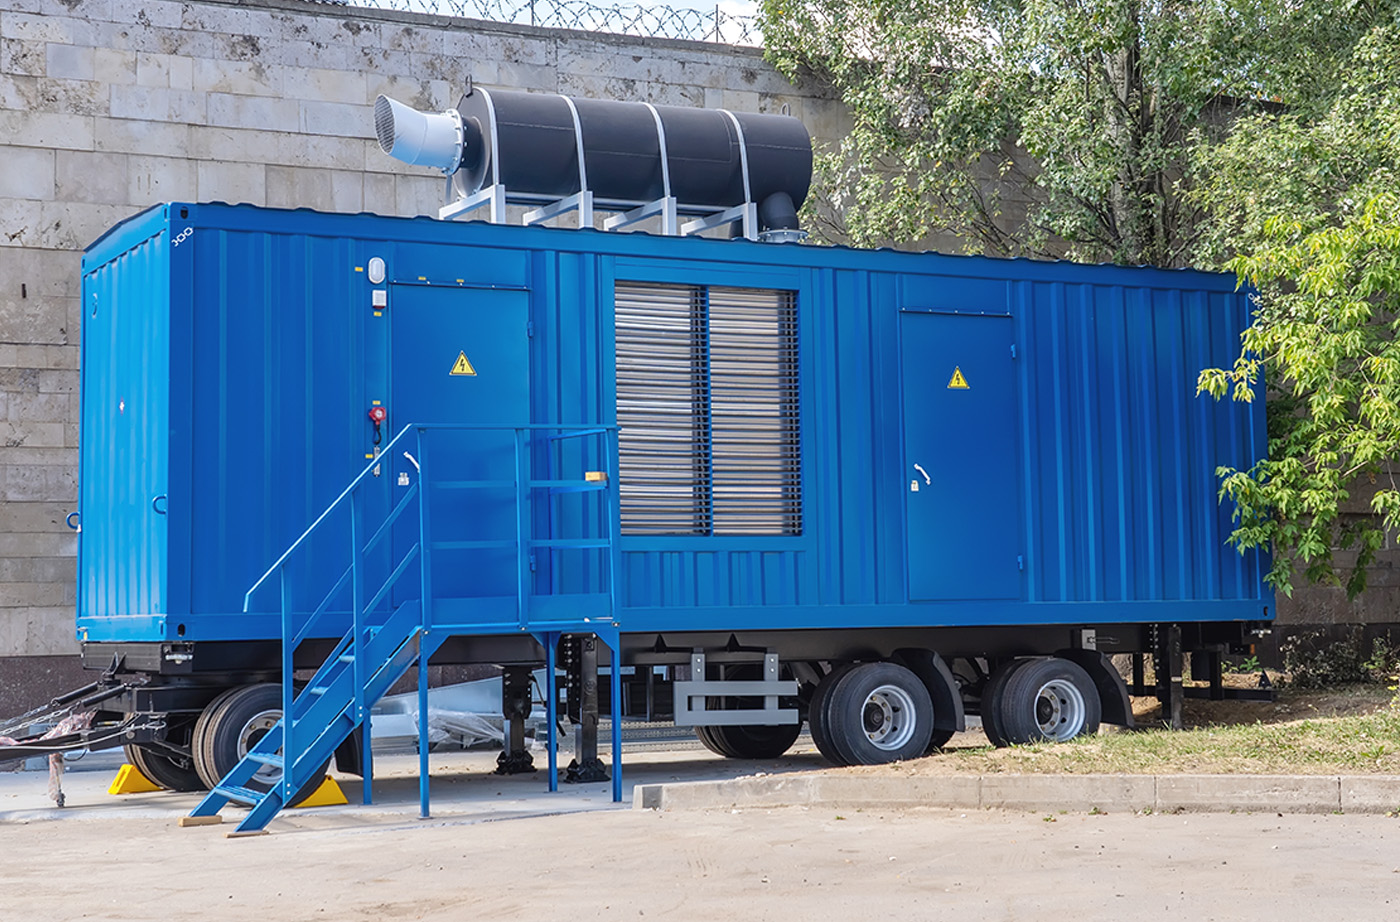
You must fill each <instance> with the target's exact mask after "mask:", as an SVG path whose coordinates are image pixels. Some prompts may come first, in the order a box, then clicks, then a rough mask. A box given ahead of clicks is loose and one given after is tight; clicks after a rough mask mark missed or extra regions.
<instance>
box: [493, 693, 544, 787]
mask: <svg viewBox="0 0 1400 922" xmlns="http://www.w3.org/2000/svg"><path fill="white" fill-rule="evenodd" d="M530 707H531V703H530V670H528V669H526V668H524V667H523V666H515V667H510V668H507V669H506V671H505V675H503V676H502V677H501V716H502V717H504V718H505V725H506V738H505V747H504V749H503V750H502V752H501V754H500V755H499V756H497V757H496V772H495V773H496V774H498V775H523V774H526V773H528V772H533V771H534V770H535V758H534V756H532V755H530V750H529V749H527V748H525V719H526V718H528V717H529V716H530Z"/></svg>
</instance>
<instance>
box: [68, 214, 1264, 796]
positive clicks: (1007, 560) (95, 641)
mask: <svg viewBox="0 0 1400 922" xmlns="http://www.w3.org/2000/svg"><path fill="white" fill-rule="evenodd" d="M82 296H83V306H84V310H83V323H84V326H83V339H82V342H83V361H82V387H83V406H82V413H83V419H82V422H83V428H82V469H81V498H80V509H79V512H80V520H81V542H80V558H79V570H78V574H79V575H78V583H79V586H78V600H77V631H78V637H79V639H80V641H82V644H83V650H84V654H83V655H84V658H85V662H86V664H87V665H88V666H90V667H91V668H95V669H97V668H101V669H106V670H107V671H108V673H109V674H113V675H140V676H142V678H143V681H144V682H145V684H144V685H140V686H139V687H134V686H133V687H129V688H127V689H126V690H125V691H124V692H122V693H121V694H120V695H119V696H117V697H114V698H112V699H111V700H110V701H109V702H108V703H107V704H106V705H104V707H108V708H110V709H112V710H113V711H114V712H116V711H120V712H122V713H123V714H125V715H127V716H128V717H129V716H130V715H133V714H139V715H143V716H144V718H145V722H144V724H143V727H145V729H144V730H143V732H142V734H141V738H140V742H139V745H136V746H134V747H133V749H134V753H133V755H134V757H135V758H137V759H138V760H139V762H138V764H139V765H141V767H143V769H145V770H147V773H148V774H150V775H151V776H152V777H153V778H155V780H157V781H159V782H161V783H162V784H165V785H166V786H168V787H174V788H181V789H193V788H198V787H205V786H209V785H216V784H217V783H218V782H219V780H220V779H223V778H225V776H226V775H229V773H230V772H231V771H232V769H233V767H234V766H235V765H236V764H238V758H239V756H240V755H241V754H242V753H243V752H244V751H246V750H247V749H248V748H249V746H250V745H252V744H253V743H256V742H257V738H258V736H260V735H261V734H262V733H263V732H265V731H266V727H265V726H262V727H261V729H259V728H258V727H252V725H251V718H250V715H255V714H262V713H264V712H266V711H267V710H269V709H273V708H282V707H288V708H291V709H292V710H293V711H294V712H296V711H297V709H298V708H306V707H310V706H311V705H309V704H308V705H299V704H297V703H295V701H294V697H295V695H296V693H297V689H296V688H293V684H294V683H292V682H290V681H289V682H287V683H286V688H285V690H283V689H279V686H278V685H276V684H273V683H277V682H278V681H279V680H280V679H281V678H282V677H284V676H288V677H290V675H291V672H292V670H293V669H307V670H312V669H320V672H318V673H317V678H314V679H311V680H308V681H309V683H310V684H308V685H306V688H307V689H311V690H313V691H314V689H316V688H321V689H322V691H321V692H319V693H318V694H319V699H318V700H326V699H327V698H328V697H334V695H333V694H332V693H331V692H330V691H327V689H331V690H332V691H334V692H335V694H342V693H343V694H342V698H343V699H344V700H343V701H339V700H338V703H337V705H336V706H331V705H325V709H326V711H327V713H328V714H331V715H332V716H331V717H329V718H325V719H324V720H323V719H322V717H321V716H314V717H313V716H306V715H300V716H298V718H297V720H296V721H294V722H293V729H292V731H290V732H292V733H297V734H300V733H302V732H303V731H302V730H301V729H298V728H299V727H300V726H301V723H300V722H301V721H303V720H305V722H306V727H308V728H312V727H315V728H316V729H315V732H312V731H311V730H308V731H307V733H308V734H309V735H310V736H314V737H315V738H316V741H317V742H318V744H319V745H320V748H319V749H316V751H315V752H314V753H312V757H309V761H308V762H307V764H308V765H310V762H313V761H314V762H316V763H317V765H315V766H311V767H310V768H308V769H307V770H306V771H299V772H298V777H297V779H296V780H297V781H298V783H300V781H301V780H302V778H303V776H306V777H310V774H312V773H314V772H313V770H314V769H315V768H317V767H319V765H320V764H323V762H324V760H325V758H326V757H327V756H328V754H329V751H330V749H332V748H335V747H336V746H337V745H338V746H339V752H340V756H341V757H342V759H343V760H344V761H343V764H346V765H350V766H352V767H353V766H354V765H356V764H357V760H358V759H360V758H362V757H364V756H367V753H363V752H362V751H361V750H362V749H363V747H357V746H356V745H355V743H356V741H357V739H358V736H357V735H355V734H354V733H353V732H352V731H353V730H354V729H355V728H356V727H358V726H360V725H361V722H362V718H363V714H364V713H365V712H366V708H367V706H368V705H369V704H372V703H373V698H374V697H376V695H377V694H382V693H383V691H384V689H386V688H387V687H388V683H390V682H392V681H393V680H394V679H397V678H399V676H401V675H403V674H404V673H405V671H406V670H407V669H409V668H410V666H411V664H412V663H413V662H426V661H428V659H429V658H430V657H431V661H432V662H434V663H487V664H495V665H500V666H503V667H506V675H507V682H506V688H507V696H506V697H507V701H506V702H505V714H506V716H507V717H510V718H519V717H521V716H523V714H522V712H525V713H528V710H529V693H528V686H522V683H521V681H520V680H519V678H518V677H519V676H520V675H523V674H524V673H525V671H528V670H529V669H533V668H536V667H538V666H541V665H547V666H548V667H549V669H550V674H551V675H553V674H555V671H556V669H557V670H560V671H561V672H562V673H563V674H564V676H565V679H566V684H567V685H568V691H569V693H568V695H567V699H568V706H569V707H570V708H571V709H572V710H573V711H574V713H575V716H577V717H581V718H587V716H588V715H589V714H590V713H593V711H592V709H593V708H594V706H595V704H596V698H595V697H590V695H592V694H593V691H592V690H593V688H594V686H592V685H590V684H589V683H588V682H587V678H588V675H589V672H590V670H592V669H594V668H596V665H597V663H598V662H600V661H601V662H602V663H603V664H605V665H608V666H609V671H610V674H612V675H613V676H614V677H615V678H617V680H618V681H617V682H616V683H615V684H614V688H616V689H618V690H617V691H616V692H615V694H614V696H613V700H612V702H611V704H610V705H609V703H608V702H606V701H605V702H603V706H602V707H601V710H602V711H603V712H604V713H615V714H617V713H620V714H622V715H623V716H637V717H646V718H659V717H669V718H672V719H675V720H676V722H677V723H681V724H686V725H691V726H695V727H697V728H698V732H699V735H700V736H701V739H702V740H704V741H705V742H706V744H707V745H709V746H710V747H711V748H713V749H715V750H716V751H717V752H720V753H722V754H724V755H729V756H734V757H753V756H766V755H772V754H777V753H781V752H782V751H783V750H784V749H786V748H787V747H788V746H789V745H790V744H791V743H792V742H793V741H794V740H795V739H796V736H797V733H798V731H799V729H800V727H801V724H802V722H803V721H806V722H807V723H808V724H809V725H810V726H811V729H812V732H813V736H814V738H815V740H816V742H817V743H818V745H819V747H820V748H821V749H822V751H823V752H824V753H826V754H827V755H828V756H829V757H830V758H831V759H832V760H834V761H836V762H841V763H856V762H877V761H887V760H891V759H895V758H905V757H909V756H911V755H918V754H922V753H923V752H925V751H928V750H930V749H932V748H933V747H935V746H937V745H940V744H941V743H943V742H946V740H947V739H948V738H949V736H950V735H951V734H952V733H953V732H954V731H956V730H958V729H962V728H963V726H964V713H965V712H973V713H978V714H980V715H981V718H982V723H983V726H984V728H985V729H986V731H987V733H988V735H989V736H990V737H991V738H992V739H993V741H995V742H998V743H1004V742H1008V741H1012V742H1014V741H1024V740H1030V739H1035V738H1044V737H1049V738H1059V739H1064V738H1070V737H1073V736H1075V735H1078V734H1080V733H1083V732H1092V730H1093V729H1094V728H1095V727H1096V726H1097V724H1098V723H1099V721H1100V720H1107V721H1114V722H1118V723H1131V721H1132V713H1131V709H1130V707H1129V706H1128V703H1127V693H1128V691H1129V686H1128V684H1127V683H1125V682H1124V681H1123V679H1121V678H1120V677H1119V674H1118V672H1117V671H1116V670H1115V669H1114V668H1113V667H1112V665H1111V664H1110V663H1109V661H1108V659H1107V657H1108V656H1109V655H1111V654H1114V653H1129V654H1134V655H1135V657H1136V662H1137V663H1138V664H1139V666H1140V665H1141V662H1142V658H1143V656H1144V655H1146V656H1152V657H1156V658H1157V665H1158V669H1157V674H1158V675H1159V676H1161V677H1162V681H1161V682H1160V684H1159V686H1158V687H1156V688H1155V689H1154V690H1153V691H1154V692H1155V693H1158V694H1159V695H1160V696H1161V697H1162V699H1163V700H1164V702H1165V703H1167V704H1168V705H1169V706H1173V707H1179V702H1180V697H1181V694H1182V691H1181V654H1182V651H1183V650H1184V651H1188V652H1192V653H1194V654H1195V655H1194V656H1193V659H1192V661H1193V664H1195V668H1196V672H1197V674H1198V675H1200V676H1209V677H1213V678H1214V679H1215V680H1216V681H1215V683H1214V686H1213V689H1212V691H1214V692H1215V693H1216V694H1223V693H1224V692H1223V690H1221V689H1220V685H1219V682H1218V676H1219V659H1220V655H1221V654H1223V653H1226V652H1229V651H1231V650H1239V649H1241V648H1242V646H1243V645H1246V644H1248V643H1249V642H1250V641H1251V634H1252V632H1258V631H1261V630H1265V629H1266V628H1267V625H1268V622H1269V621H1270V619H1271V618H1272V614H1273V612H1272V609H1273V598H1272V594H1271V592H1270V591H1269V590H1268V589H1267V588H1266V587H1265V585H1264V584H1263V582H1262V575H1263V573H1264V572H1265V571H1266V569H1267V561H1266V560H1264V559H1262V558H1261V556H1260V555H1259V554H1258V553H1256V552H1253V551H1250V552H1246V553H1243V554H1241V553H1238V552H1237V551H1235V550H1234V549H1233V548H1231V547H1230V546H1229V545H1227V543H1226V539H1227V537H1228V535H1229V533H1230V531H1231V512H1232V511H1231V509H1230V508H1229V507H1228V506H1227V505H1226V506H1222V505H1221V504H1220V503H1219V502H1218V501H1217V480H1216V475H1215V471H1216V469H1217V468H1218V467H1220V466H1223V465H1228V466H1232V467H1237V468H1238V467H1247V466H1249V465H1250V464H1252V463H1253V462H1254V461H1256V460H1257V459H1259V458H1260V457H1262V456H1263V454H1264V452H1265V447H1266V442H1265V432H1264V414H1263V401H1262V400H1259V401H1255V402H1254V403H1253V404H1250V405H1245V404H1235V403H1228V402H1226V403H1216V402H1213V401H1211V400H1209V399H1208V398H1198V397H1196V396H1195V378H1196V373H1197V372H1198V371H1199V370H1200V369H1202V368H1205V367H1208V366H1213V365H1215V366H1218V365H1222V364H1226V363H1229V362H1230V361H1232V360H1233V358H1234V356H1235V354H1236V352H1237V350H1238V343H1239V335H1240V332H1241V330H1243V328H1244V327H1245V326H1246V324H1247V323H1248V318H1249V304H1248V299H1247V297H1246V295H1245V294H1244V293H1242V292H1240V291H1237V290H1236V284H1235V280H1234V278H1233V277H1230V276H1223V275H1214V274H1207V273H1202V272H1194V271H1166V270H1159V269H1153V268H1122V267H1115V266H1086V265H1076V264H1072V263H1068V262H1035V261H1027V260H999V259H988V258H980V257H964V256H948V255H940V254H934V253H922V254H912V253H903V252H894V251H883V250H882V251H873V252H872V251H860V250H853V249H842V248H818V247H806V246H795V245H779V244H768V243H757V242H751V241H748V240H717V239H703V238H699V237H667V236H654V235H649V234H635V233H633V234H621V233H603V232H596V231H591V230H584V231H575V230H560V229H552V228H544V227H519V226H505V225H500V224H491V223H484V222H473V223H450V222H441V221H434V220H429V219H421V218H420V219H400V218H385V217H378V216H374V215H331V214H319V213H314V212H310V211H279V210H272V209H264V208H255V207H251V206H226V205H218V204H184V203H174V204H169V205H162V206H159V207H155V208H152V209H149V210H148V211H145V212H143V213H142V214H140V215H137V216H135V217H133V218H131V219H130V220H128V221H125V222H123V223H122V224H120V225H118V226H117V227H115V228H113V229H112V230H111V231H110V232H109V233H108V234H106V235H105V236H104V237H103V238H101V239H100V240H98V241H97V242H95V243H94V244H93V245H92V246H91V247H90V248H89V249H88V250H87V253H86V255H85V258H84V261H83V295H82ZM313 523H315V524H314V527H311V528H310V529H309V530H308V526H313ZM250 589H252V590H253V591H252V592H251V593H250ZM391 635H392V641H391V640H390V639H389V638H390V637H391ZM375 638H383V640H382V642H380V648H379V649H371V645H372V644H374V643H375V642H376V640H375ZM595 638H596V640H595ZM556 653H557V654H558V655H559V656H561V657H562V659H560V660H558V661H556V660H555V656H556ZM336 663H340V664H341V665H340V666H337V665H336ZM336 669H340V671H341V673H343V674H344V675H343V676H342V675H338V674H336V673H335V670H336ZM1212 670H1213V671H1212ZM315 683H320V684H319V685H317V684H315ZM337 683H339V684H337ZM297 684H298V685H300V684H301V683H297ZM1133 684H1135V685H1137V686H1139V687H1138V688H1137V689H1136V690H1137V691H1139V692H1144V693H1151V692H1148V690H1147V689H1146V688H1145V687H1142V686H1143V679H1142V674H1141V671H1140V670H1139V672H1138V674H1137V675H1136V676H1135V677H1134V678H1133ZM342 686H343V687H342ZM522 688H523V689H524V690H523V691H522ZM303 691H305V689H303ZM512 696H513V697H512ZM303 697H306V698H308V699H309V698H310V697H311V696H310V695H309V694H304V695H303ZM547 697H548V698H549V699H550V701H549V706H550V708H551V709H552V708H553V707H554V703H555V700H556V696H555V695H554V694H553V693H551V694H550V695H548V696H547ZM522 698H523V701H522ZM347 702H348V703H347ZM1178 713H1179V712H1178ZM336 719H339V720H340V721H341V723H342V724H344V726H342V727H340V728H339V729H337V730H335V731H334V732H330V730H329V729H327V730H326V732H325V733H324V734H322V733H321V729H320V728H321V723H324V724H325V725H326V727H327V728H329V727H330V726H331V724H332V723H333V722H334V720H336ZM514 723H515V724H517V725H518V723H519V720H514ZM617 723H618V722H617V721H614V726H616V724H617ZM584 725H585V729H589V728H590V724H589V722H588V720H586V719H585V720H584ZM592 725H593V726H596V720H595V721H594V723H593V724H592ZM250 727H251V729H250ZM250 734H251V735H250ZM323 735H324V737H325V739H324V740H323V739H322V736H323ZM585 735H586V734H585ZM308 738H309V737H308ZM327 741H329V742H327ZM342 741H344V742H342ZM281 742H282V739H281V738H280V737H277V738H276V739H274V738H273V735H269V736H268V737H267V739H266V740H264V742H263V746H264V748H269V747H270V748H269V751H275V749H276V748H277V747H276V746H274V745H272V744H274V743H277V744H280V743H281ZM514 742H515V744H516V745H515V747H514V748H515V749H517V750H518V748H519V746H520V743H521V740H520V739H519V737H518V734H517V735H516V737H515V739H514ZM307 745H308V746H310V744H309V743H308V744H307ZM240 747H241V749H240ZM254 748H256V747H254ZM312 748H314V747H312ZM507 748H508V753H507V755H509V750H510V749H511V748H512V747H510V746H508V747H507ZM301 749H302V744H301V743H300V742H299V741H298V742H296V743H295V744H294V745H292V746H288V747H287V751H288V752H291V751H293V750H296V751H298V752H300V750H301ZM515 755H516V756H517V757H518V756H519V755H520V754H519V752H518V751H517V752H516V753H515ZM595 757H596V753H593V752H591V751H584V752H581V753H580V758H579V760H577V762H578V764H577V766H576V769H575V771H576V774H577V775H578V776H579V777H581V778H583V779H585V780H586V779H587V778H590V777H596V776H597V766H596V765H592V764H591V763H592V762H593V761H594V760H595ZM525 758H526V759H528V756H526V757H525ZM551 758H552V756H551ZM278 767H280V766H278ZM517 767H518V766H517ZM292 782H293V779H291V778H290V776H289V777H288V780H287V781H286V782H285V786H286V787H288V789H289V790H290V788H291V787H292V786H294V785H293V783H292ZM227 786H228V784H227V783H226V787H227ZM231 799H235V800H236V799H238V798H237V797H232V798H231Z"/></svg>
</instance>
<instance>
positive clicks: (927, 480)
mask: <svg viewBox="0 0 1400 922" xmlns="http://www.w3.org/2000/svg"><path fill="white" fill-rule="evenodd" d="M914 470H916V471H918V472H919V473H920V474H923V475H924V485H925V486H928V485H929V484H932V483H933V480H932V479H930V478H929V475H928V471H926V470H924V466H923V465H922V464H916V465H914Z"/></svg>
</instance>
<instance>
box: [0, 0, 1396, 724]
mask: <svg viewBox="0 0 1400 922" xmlns="http://www.w3.org/2000/svg"><path fill="white" fill-rule="evenodd" d="M468 79H471V80H474V81H475V82H476V83H478V84H480V85H484V86H490V87H501V88H511V89H531V90H543V91H551V92H564V93H572V94H577V95H584V96H598V97H609V98H621V99H640V100H646V101H650V102H654V103H661V104H672V105H697V106H701V105H703V106H710V107H714V106H724V107H727V108H731V109H736V110H740V111H778V110H780V109H781V108H782V107H784V106H787V107H788V109H789V111H791V113H792V114H794V115H796V116H797V117H799V118H801V119H802V120H803V121H804V122H805V123H806V125H807V126H808V128H809V130H810V131H811V132H812V134H813V135H814V137H815V138H816V139H817V140H818V142H819V143H821V142H830V141H835V140H837V139H839V138H840V137H842V136H843V135H844V134H845V133H846V131H847V128H848V124H849V122H848V119H847V117H846V115H845V113H844V111H843V110H842V109H841V107H840V106H839V105H838V104H836V103H834V102H832V101H831V100H830V99H828V98H825V97H823V96H822V95H821V93H820V92H818V91H816V90H814V89H811V88H797V87H793V86H792V85H790V84H788V83H787V82H786V81H785V80H784V79H783V78H782V77H781V76H780V75H778V74H777V73H776V72H775V71H774V70H773V69H772V68H771V67H769V66H768V65H767V64H766V63H765V62H764V60H763V58H762V55H761V54H760V53H759V52H758V51H757V50H754V49H743V48H731V47H725V46H720V45H713V44H705V43H694V42H678V41H668V40H655V39H640V38H631V37H621V36H610V35H603V34H597V33H584V32H569V31H557V30H545V29H535V28H530V27H524V26H511V25H502V24H496V23H482V22H473V21H467V20H458V19H447V18H441V17H432V16H421V15H413V14H406V13H393V12H384V11H376V10H366V9H359V8H353V7H343V6H335V5H328V4H319V3H311V2H303V0H251V2H242V3H236V2H221V0H185V2H175V0H0V657H14V656H21V657H28V658H29V659H28V660H26V662H25V663H24V664H23V665H22V666H21V665H19V664H18V663H17V662H7V661H5V660H3V659H0V715H3V714H6V713H12V712H14V711H16V710H18V709H19V706H20V705H24V704H28V703H33V701H34V699H35V697H36V696H38V695H40V694H47V692H48V690H50V689H52V690H57V687H58V686H59V685H62V684H64V683H66V682H67V681H69V680H70V679H74V678H76V674H75V673H76V665H75V662H74V658H73V656H72V653H73V652H74V651H75V649H76V646H75V643H74V641H73V637H72V633H73V631H72V624H73V602H74V598H73V595H74V593H73V582H74V554H75V544H76V542H75V540H74V536H73V534H72V533H71V532H70V531H68V530H67V528H66V527H65V526H64V521H63V520H64V516H65V515H66V514H67V513H68V512H69V511H70V510H72V509H74V508H75V507H76V500H77V446H78V360H79V332H80V323H79V310H78V298H79V291H80V279H79V265H80V254H81V250H82V248H83V247H84V246H86V245H87V244H88V243H90V242H91V241H93V240H94V239H96V238H97V237H98V236H99V235H100V234H102V233H103V232H104V231H105V230H106V229H107V228H108V227H110V226H111V225H113V224H115V223H116V222H118V221H120V220H122V219H123V218H126V217H128V216H130V215H132V214H134V213H135V212H137V211H139V210H141V209H142V208H145V207H147V206H149V205H152V204H155V203H158V202H163V201H170V200H197V201H226V202H250V203H254V204H259V205H268V206H278V207H310V208H316V209H320V210H326V211H342V212H357V211H372V212H378V213H381V214H398V215H415V214H426V213H433V212H435V210H436V208H437V206H438V205H439V204H440V196H441V192H442V183H441V178H440V177H439V176H438V175H437V174H435V173H433V172H431V171H428V170H415V169H413V168H409V167H405V166H404V165H402V164H400V163H398V162H397V161H394V160H392V159H390V158H389V157H387V156H385V155H384V154H382V153H381V152H380V151H379V149H378V145H377V144H376V143H375V141H374V139H373V122H372V109H373V102H374V99H375V97H376V96H377V95H378V94H379V93H387V94H389V95H391V96H394V97H396V98H399V99H401V100H403V101H405V102H407V103H409V104H411V105H414V106H417V107H420V108H426V109H440V108H444V107H446V106H450V105H452V104H454V103H455V102H456V100H457V98H458V96H459V95H460V93H461V91H462V88H463V87H464V86H465V84H466V82H467V80H468ZM1398 558H1400V552H1393V553H1389V554H1388V555H1387V560H1386V561H1385V562H1384V563H1383V565H1382V566H1381V567H1379V568H1378V570H1380V571H1384V572H1378V573H1377V577H1378V578H1377V583H1378V585H1379V587H1380V591H1378V592H1376V593H1374V594H1371V595H1370V596H1368V597H1366V598H1364V599H1363V600H1362V601H1360V602H1358V603H1356V604H1348V603H1346V602H1345V599H1344V597H1343V596H1342V595H1341V593H1339V592H1336V591H1332V590H1307V591H1301V592H1300V593H1299V594H1298V596H1297V601H1296V602H1290V601H1289V600H1286V599H1280V603H1281V611H1280V618H1281V620H1283V621H1286V622H1290V623H1305V622H1306V623H1313V622H1323V623H1337V622H1350V621H1362V620H1365V621H1393V620H1396V616H1395V608H1396V605H1395V603H1396V601H1397V600H1400V584H1397V585H1396V586H1391V585H1389V584H1390V583H1392V582H1396V581H1395V580H1393V579H1391V578H1389V577H1390V576H1391V573H1390V572H1389V571H1390V569H1391V568H1392V567H1393V564H1394V560H1395V559H1398ZM41 658H42V661H41ZM21 675H23V676H26V677H29V678H26V679H24V680H20V679H19V678H18V677H20V676H21Z"/></svg>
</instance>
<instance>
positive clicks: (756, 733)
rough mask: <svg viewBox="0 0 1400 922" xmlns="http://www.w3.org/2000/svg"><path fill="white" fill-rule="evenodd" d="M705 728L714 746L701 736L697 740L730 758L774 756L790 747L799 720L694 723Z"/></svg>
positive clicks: (800, 727) (701, 728) (798, 732)
mask: <svg viewBox="0 0 1400 922" xmlns="http://www.w3.org/2000/svg"><path fill="white" fill-rule="evenodd" d="M700 730H709V736H711V737H712V738H713V739H714V741H715V743H716V744H717V747H718V748H717V747H716V746H710V744H709V743H708V742H706V741H705V737H703V736H701V737H700V742H702V743H705V745H706V746H709V747H710V749H711V751H713V752H717V753H719V754H720V755H722V756H725V757H726V758H730V759H776V758H778V757H779V756H781V755H782V754H783V753H785V752H787V751H788V750H789V749H791V748H792V744H793V743H795V742H797V737H798V736H800V735H801V733H802V725H801V724H775V725H771V726H769V725H763V726H721V727H697V728H696V731H697V735H699V731H700Z"/></svg>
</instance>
